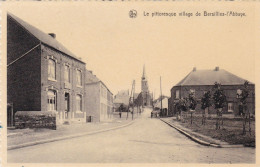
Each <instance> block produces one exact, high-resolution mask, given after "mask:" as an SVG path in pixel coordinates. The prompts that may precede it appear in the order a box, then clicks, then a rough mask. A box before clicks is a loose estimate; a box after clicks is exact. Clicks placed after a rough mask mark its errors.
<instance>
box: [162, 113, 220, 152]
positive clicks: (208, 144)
mask: <svg viewBox="0 0 260 167" xmlns="http://www.w3.org/2000/svg"><path fill="white" fill-rule="evenodd" d="M160 120H161V121H163V122H164V123H166V124H168V125H169V126H171V127H173V128H174V129H176V130H178V131H179V132H180V133H182V134H184V135H185V136H187V137H188V138H190V139H191V140H193V141H195V142H196V143H199V144H201V145H204V146H211V147H215V148H223V146H222V145H219V144H213V143H209V142H206V141H203V140H201V139H198V138H197V137H195V136H192V135H191V134H189V133H187V132H185V131H184V130H182V129H180V128H178V127H176V126H174V125H172V124H171V123H169V122H167V121H164V120H162V119H161V118H160Z"/></svg>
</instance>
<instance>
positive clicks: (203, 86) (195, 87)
mask: <svg viewBox="0 0 260 167" xmlns="http://www.w3.org/2000/svg"><path fill="white" fill-rule="evenodd" d="M245 81H246V80H245V79H242V78H240V77H238V76H236V75H234V74H232V73H230V72H228V71H226V70H223V69H219V67H216V68H215V69H212V70H196V68H194V69H193V71H191V72H190V73H189V74H188V75H187V76H186V77H185V78H184V79H183V80H181V81H180V82H179V83H178V84H177V85H175V86H174V87H173V88H172V89H171V97H170V98H169V114H171V115H174V114H175V113H176V112H177V109H176V106H175V104H176V102H177V101H178V100H179V99H180V98H186V97H188V95H189V92H190V91H191V90H192V91H193V92H195V97H196V98H197V100H198V101H199V103H198V105H197V107H196V109H195V111H196V113H200V112H201V111H202V109H201V104H200V100H201V98H202V97H203V95H204V93H205V92H206V91H211V95H213V93H214V83H215V82H218V83H220V84H221V89H222V90H223V91H224V94H225V96H226V99H227V103H226V106H225V107H224V108H223V113H224V114H234V115H241V106H240V100H239V97H238V96H237V94H238V93H239V92H241V90H243V89H244V83H245ZM248 89H249V97H248V99H247V104H248V110H249V111H250V112H251V113H253V114H254V113H255V85H254V84H253V83H251V82H249V86H248ZM208 112H209V113H211V114H214V113H215V109H214V106H211V107H209V111H208Z"/></svg>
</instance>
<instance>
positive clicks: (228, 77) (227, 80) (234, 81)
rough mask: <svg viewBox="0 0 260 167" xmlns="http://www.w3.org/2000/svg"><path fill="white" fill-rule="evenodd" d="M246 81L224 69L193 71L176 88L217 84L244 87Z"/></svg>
mask: <svg viewBox="0 0 260 167" xmlns="http://www.w3.org/2000/svg"><path fill="white" fill-rule="evenodd" d="M245 81H246V80H245V79H243V78H240V77H238V76H236V75H234V74H232V73H230V72H228V71H226V70H223V69H218V70H193V71H191V72H190V73H189V74H188V75H187V76H186V77H185V78H184V79H183V80H181V81H180V82H179V83H178V84H177V85H175V86H188V85H189V86H193V85H194V86H196V85H214V84H215V82H218V83H221V85H243V84H244V83H245ZM251 84H253V83H251Z"/></svg>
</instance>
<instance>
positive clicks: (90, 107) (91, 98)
mask: <svg viewBox="0 0 260 167" xmlns="http://www.w3.org/2000/svg"><path fill="white" fill-rule="evenodd" d="M85 89H86V96H85V108H86V114H87V116H92V117H93V121H94V122H99V121H100V82H97V83H90V84H85Z"/></svg>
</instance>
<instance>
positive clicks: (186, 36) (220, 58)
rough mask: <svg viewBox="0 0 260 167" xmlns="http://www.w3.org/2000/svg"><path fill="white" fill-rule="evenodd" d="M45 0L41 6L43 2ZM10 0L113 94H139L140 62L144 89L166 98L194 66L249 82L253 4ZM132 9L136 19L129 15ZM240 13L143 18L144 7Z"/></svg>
mask: <svg viewBox="0 0 260 167" xmlns="http://www.w3.org/2000/svg"><path fill="white" fill-rule="evenodd" d="M43 3H44V5H42V4H43ZM43 3H42V4H39V3H27V2H23V3H18V4H17V3H16V2H13V3H9V4H8V5H6V6H5V9H6V11H9V12H10V13H12V14H14V15H16V16H17V17H19V18H21V19H23V20H24V21H26V22H28V23H29V24H31V25H33V26H35V27H37V28H39V29H40V30H42V31H43V32H46V33H55V34H56V39H57V40H58V41H59V42H60V43H62V44H63V45H64V46H65V47H66V48H67V49H68V50H70V51H71V52H73V53H74V54H75V55H77V56H78V57H81V58H82V60H83V61H84V62H86V68H87V69H88V70H92V71H93V73H94V74H95V75H97V77H98V78H100V79H101V80H102V81H103V82H104V83H105V84H106V85H107V87H108V88H109V89H110V90H111V91H112V93H114V94H116V93H117V92H118V91H120V90H125V89H131V83H132V81H133V80H135V83H136V85H135V87H136V88H135V90H136V92H140V89H141V77H142V70H143V65H144V64H145V67H146V74H147V77H148V84H149V89H150V91H151V92H154V93H155V97H158V96H159V93H160V76H161V78H162V92H163V94H164V95H167V96H170V89H171V88H172V87H173V86H174V85H175V84H177V83H178V82H179V81H180V80H182V79H183V78H184V77H185V76H186V75H187V74H188V73H189V72H190V71H192V69H193V67H196V68H197V70H200V69H212V70H213V69H214V68H215V67H216V66H219V67H220V69H225V70H227V71H229V72H231V73H233V74H235V75H237V76H240V77H241V78H244V79H247V80H249V81H251V82H255V36H256V34H255V24H254V9H253V7H250V6H249V7H248V8H245V7H244V6H243V5H236V6H235V7H234V6H232V4H231V5H226V7H225V8H224V7H223V6H220V5H214V7H213V6H210V5H207V4H204V5H203V4H202V5H198V6H192V5H186V6H184V5H182V4H181V3H172V4H169V3H162V4H161V6H160V7H159V5H153V3H150V4H143V3H139V4H138V3H136V4H133V3H127V2H126V3H124V4H121V3H110V4H107V2H106V3H98V2H96V3H83V2H78V3H66V2H64V3H53V2H43ZM131 9H135V10H136V11H137V13H138V15H137V17H136V18H134V19H133V18H129V15H128V13H129V11H130V10H131ZM204 10H207V11H211V12H215V11H231V10H232V11H239V12H245V13H246V15H247V16H246V17H244V18H240V17H190V18H189V17H184V16H183V17H155V18H152V17H145V16H143V12H149V13H152V12H156V11H159V12H177V13H179V12H183V11H185V12H196V11H200V12H203V11H204Z"/></svg>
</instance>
